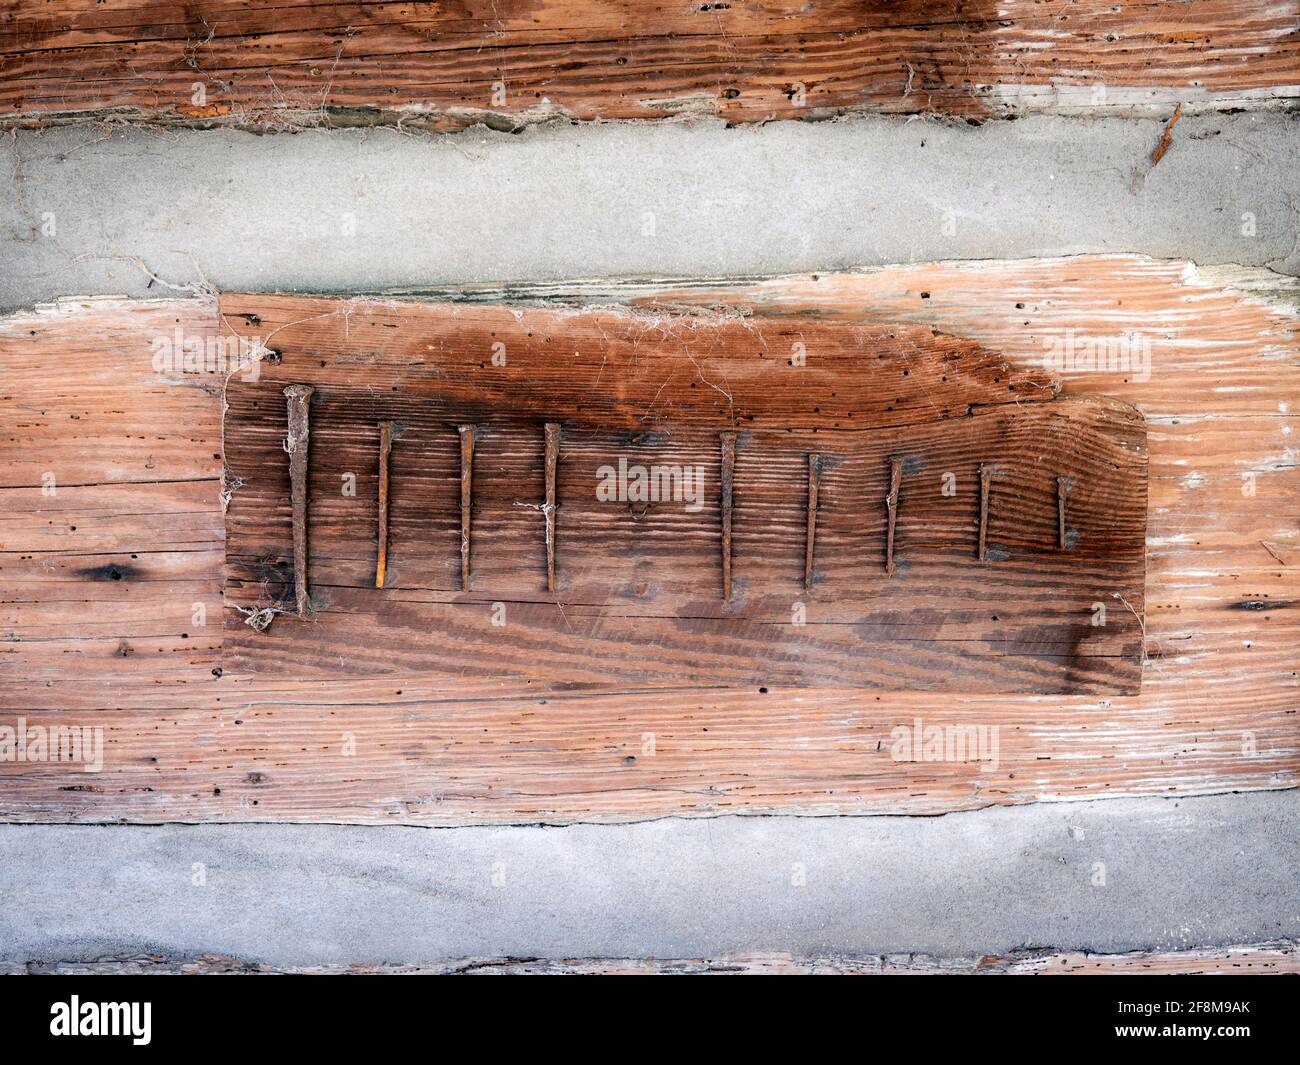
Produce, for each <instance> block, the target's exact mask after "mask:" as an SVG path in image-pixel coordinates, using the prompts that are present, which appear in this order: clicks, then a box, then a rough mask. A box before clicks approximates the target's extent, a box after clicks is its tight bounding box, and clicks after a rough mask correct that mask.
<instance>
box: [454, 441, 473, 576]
mask: <svg viewBox="0 0 1300 1065" xmlns="http://www.w3.org/2000/svg"><path fill="white" fill-rule="evenodd" d="M457 429H458V431H459V432H460V587H461V590H462V591H465V592H468V591H469V549H470V540H469V536H470V509H471V507H472V505H473V500H474V429H475V427H474V426H473V425H461V426H458V427H457Z"/></svg>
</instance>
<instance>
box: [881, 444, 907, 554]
mask: <svg viewBox="0 0 1300 1065" xmlns="http://www.w3.org/2000/svg"><path fill="white" fill-rule="evenodd" d="M902 483H903V460H902V459H897V458H895V459H890V460H889V495H888V496H887V497H886V498H885V511H886V517H887V519H888V523H889V524H888V528H887V529H886V530H885V576H886V577H892V576H893V575H894V527H895V525H896V524H897V522H898V490H899V488H900V487H901V485H902Z"/></svg>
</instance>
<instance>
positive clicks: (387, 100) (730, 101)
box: [0, 0, 1300, 128]
mask: <svg viewBox="0 0 1300 1065" xmlns="http://www.w3.org/2000/svg"><path fill="white" fill-rule="evenodd" d="M1297 24H1298V14H1297V6H1296V4H1295V2H1294V0H1281V2H1273V3H1267V4H1242V3H1238V2H1235V0H1191V2H1187V3H1178V4H1171V3H1147V4H1136V5H1134V4H1127V5H1122V6H1120V5H1115V4H1112V3H1109V2H1105V0H1080V2H1076V3H1070V4H1046V3H1042V2H1038V0H1004V2H1001V3H996V4H995V3H992V2H991V0H969V2H965V3H959V4H956V5H954V4H951V3H947V2H942V0H904V2H902V3H884V2H869V3H860V2H856V0H830V2H827V3H818V4H806V3H804V2H803V0H776V2H771V3H764V4H758V3H753V2H749V0H733V2H731V3H721V4H712V3H681V4H677V5H673V4H650V5H647V4H643V3H637V2H634V0H617V2H611V3H601V4H594V5H593V4H580V3H575V2H573V0H540V2H537V0H530V2H528V3H523V2H520V0H467V2H463V3H454V4H423V3H415V4H386V3H324V4H322V3H308V2H305V0H292V2H288V3H279V4H275V5H273V6H264V5H256V4H248V3H245V2H242V0H198V2H193V3H175V2H157V3H150V4H147V5H140V4H138V3H135V2H132V0H107V2H106V0H45V2H41V3H32V2H29V0H5V2H4V3H3V4H0V116H3V118H4V119H7V120H11V121H12V120H22V119H24V118H26V119H32V118H37V119H39V118H42V117H43V118H47V119H48V118H49V117H51V116H57V115H70V114H76V113H83V114H84V113H85V112H88V111H98V112H104V111H108V112H116V113H120V114H126V115H132V116H138V117H142V118H146V119H149V120H152V121H158V120H169V121H178V122H197V123H208V122H237V123H241V124H248V125H269V126H272V127H292V126H301V125H303V124H311V123H317V122H326V121H336V122H338V121H343V122H373V121H390V122H391V121H398V120H402V121H409V122H412V123H425V124H430V125H433V126H435V127H436V128H456V127H458V126H462V125H465V124H467V123H469V122H472V121H480V120H486V121H490V122H492V123H494V124H499V125H503V126H510V125H515V124H518V123H520V122H527V121H530V120H536V119H538V118H544V117H547V116H551V115H557V114H558V115H564V116H568V117H571V118H574V119H581V120H589V119H645V118H650V119H654V118H660V117H664V116H672V115H719V116H722V117H724V118H726V119H727V120H729V121H732V122H756V121H768V120H771V119H785V118H808V117H824V116H827V115H833V114H838V113H843V112H846V111H853V110H874V111H886V112H895V113H920V112H938V113H946V114H953V115H960V116H965V117H971V118H979V117H983V116H986V115H990V114H996V113H1004V112H1009V111H1025V110H1060V109H1072V108H1078V109H1081V110H1087V111H1101V110H1105V109H1107V108H1111V109H1113V108H1117V107H1127V106H1132V105H1148V106H1160V107H1164V108H1165V109H1166V110H1168V109H1171V102H1172V101H1175V100H1178V101H1182V102H1184V103H1186V104H1187V105H1189V106H1257V105H1260V104H1277V103H1281V102H1285V101H1288V100H1294V99H1295V98H1297V97H1300V74H1297V70H1298V69H1300V33H1297Z"/></svg>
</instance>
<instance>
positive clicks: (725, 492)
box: [720, 433, 736, 603]
mask: <svg viewBox="0 0 1300 1065" xmlns="http://www.w3.org/2000/svg"><path fill="white" fill-rule="evenodd" d="M720 439H721V441H722V598H723V599H724V600H725V601H726V602H728V603H729V602H731V490H732V482H733V480H734V478H735V474H736V434H735V433H722V434H721V437H720Z"/></svg>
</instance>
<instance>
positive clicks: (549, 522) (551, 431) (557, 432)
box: [542, 422, 563, 592]
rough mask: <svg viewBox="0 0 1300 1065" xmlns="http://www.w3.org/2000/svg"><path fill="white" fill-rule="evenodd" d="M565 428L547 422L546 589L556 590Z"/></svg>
mask: <svg viewBox="0 0 1300 1065" xmlns="http://www.w3.org/2000/svg"><path fill="white" fill-rule="evenodd" d="M562 433H563V430H562V429H561V427H560V424H559V422H547V423H546V504H545V506H543V507H542V513H543V514H544V515H545V516H546V590H547V591H548V592H554V591H555V507H556V502H555V500H556V491H555V479H556V472H557V470H558V468H559V465H560V437H561V435H562Z"/></svg>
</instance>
